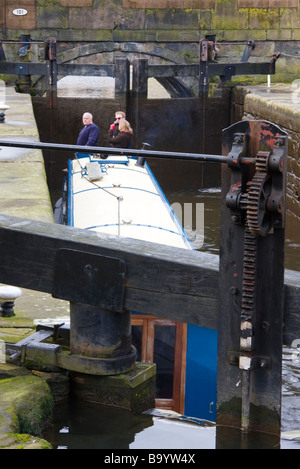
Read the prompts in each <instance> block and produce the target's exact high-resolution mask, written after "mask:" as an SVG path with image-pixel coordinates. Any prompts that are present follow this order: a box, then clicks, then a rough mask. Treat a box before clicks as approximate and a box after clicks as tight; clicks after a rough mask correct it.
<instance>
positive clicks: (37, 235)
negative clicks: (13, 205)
mask: <svg viewBox="0 0 300 469" xmlns="http://www.w3.org/2000/svg"><path fill="white" fill-rule="evenodd" d="M62 249H70V250H73V251H74V250H75V251H78V253H82V252H86V253H91V254H95V255H98V256H106V257H112V258H115V259H120V260H121V261H123V262H124V263H125V266H126V274H125V278H126V280H125V294H124V308H125V309H127V310H130V311H131V310H133V311H141V312H143V313H145V314H155V315H158V316H160V317H165V318H169V319H173V320H178V321H183V322H188V323H191V324H198V325H202V326H206V327H210V328H216V314H217V281H216V274H217V269H218V267H217V265H216V263H215V262H216V261H217V259H215V258H213V259H212V258H211V256H210V255H209V254H205V253H200V252H197V251H189V250H185V249H175V248H174V249H173V248H170V247H165V246H161V245H158V244H154V243H146V242H142V241H138V240H134V239H125V238H117V237H116V238H113V237H109V238H108V237H105V236H103V237H102V236H100V235H99V234H97V233H96V232H90V231H87V230H80V229H77V228H71V227H66V226H63V225H56V224H51V223H43V222H36V221H31V220H27V219H21V218H16V217H10V216H7V215H0V257H1V265H0V282H3V283H6V284H11V285H16V286H20V287H24V288H28V289H31V290H38V291H44V292H47V293H52V291H53V283H54V272H55V265H56V258H57V256H58V255H59V252H60V251H61V250H62ZM72 275H74V277H75V276H76V272H72ZM63 299H65V300H68V298H66V297H64V298H63ZM96 306H97V307H100V308H101V307H103V305H102V304H101V303H100V304H98V305H96Z"/></svg>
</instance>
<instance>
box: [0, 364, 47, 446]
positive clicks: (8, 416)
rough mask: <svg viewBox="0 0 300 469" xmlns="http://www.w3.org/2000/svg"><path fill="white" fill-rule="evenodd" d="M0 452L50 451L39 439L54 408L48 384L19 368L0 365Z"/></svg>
mask: <svg viewBox="0 0 300 469" xmlns="http://www.w3.org/2000/svg"><path fill="white" fill-rule="evenodd" d="M5 373H7V374H8V376H9V375H10V374H15V375H16V376H12V377H8V378H5V379H0V395H1V402H0V449H51V448H52V447H51V445H50V444H49V443H48V442H47V441H45V440H44V439H41V438H40V435H41V431H42V428H43V425H44V424H45V422H46V421H47V419H49V417H50V416H51V413H52V409H53V398H52V395H51V391H50V389H49V386H48V384H47V382H46V381H45V380H44V379H42V378H40V377H38V376H34V375H33V374H32V373H31V372H30V371H28V370H26V369H24V368H22V367H13V366H11V365H7V364H1V365H0V377H1V376H3V375H5Z"/></svg>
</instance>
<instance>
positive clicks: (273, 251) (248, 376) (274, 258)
mask: <svg viewBox="0 0 300 469" xmlns="http://www.w3.org/2000/svg"><path fill="white" fill-rule="evenodd" d="M222 140H223V144H222V155H203V154H201V155H200V154H188V153H171V152H169V153H164V152H157V151H147V150H134V149H133V150H131V154H132V155H133V156H136V157H137V158H140V157H142V158H169V159H172V158H178V159H184V160H194V161H195V160H196V161H210V162H218V163H222V207H221V244H220V268H219V297H218V300H219V301H218V304H219V306H218V318H212V317H209V314H208V315H207V314H206V313H203V307H202V309H201V307H198V308H197V305H196V306H195V311H194V310H193V308H194V306H193V305H192V306H191V307H190V305H189V300H190V298H191V296H189V292H185V295H186V296H184V299H185V300H184V301H185V304H186V307H187V314H186V316H184V317H182V318H181V319H182V320H183V321H184V322H190V323H193V322H194V323H195V316H196V315H197V314H198V316H199V317H198V318H197V321H196V323H197V324H198V325H202V326H206V327H216V328H218V373H217V424H219V425H220V426H222V425H226V426H232V427H237V428H241V429H242V430H243V431H245V432H248V431H252V430H254V431H261V432H268V433H272V434H275V435H279V434H280V418H281V362H282V344H283V342H282V335H283V310H284V304H283V291H284V232H285V181H286V165H287V135H286V133H285V132H283V131H282V130H281V129H280V128H279V127H278V126H276V125H274V124H273V123H270V122H266V121H241V122H238V123H236V124H234V125H232V126H230V127H229V128H227V129H225V130H223V139H222ZM0 146H12V147H23V148H35V149H36V148H38V149H43V148H45V149H48V150H49V149H50V150H55V149H60V150H65V151H69V152H71V151H80V152H83V153H87V152H89V153H90V152H93V153H95V152H100V153H101V154H104V155H105V154H121V153H122V152H124V150H122V149H113V148H103V147H91V148H89V147H79V146H70V145H58V144H46V143H39V142H32V143H29V142H9V141H0ZM8 218H9V217H8ZM4 225H5V217H4ZM64 229H67V227H62V226H61V227H60V228H59V230H64ZM11 230H14V228H13V224H12V227H11V228H10V229H8V232H10V231H11ZM5 231H6V230H5V226H2V227H0V237H1V239H2V240H3V239H5V236H6V234H5ZM14 231H15V233H14V236H17V237H18V233H17V232H16V231H17V230H14ZM77 231H79V232H80V230H77ZM91 234H92V233H89V234H88V236H90V235H91ZM23 235H24V234H20V233H19V236H20V237H21V236H23ZM43 236H44V234H43ZM85 236H86V235H85ZM59 237H60V240H58V241H59V242H55V243H54V244H55V246H54V244H53V241H52V240H50V244H51V249H52V253H53V252H54V251H55V252H56V255H55V257H56V259H57V256H63V257H64V258H65V259H69V261H70V263H71V264H72V263H73V264H72V265H76V264H78V262H77V261H78V259H79V258H80V257H81V258H82V261H81V262H79V264H81V266H82V269H81V272H85V273H84V275H87V278H88V277H89V276H90V278H91V282H94V281H96V282H97V279H95V277H94V276H93V275H88V273H87V272H86V262H85V256H87V255H89V256H90V259H89V262H88V264H89V265H90V266H91V265H93V263H95V262H96V263H97V259H96V257H97V255H98V256H99V254H100V257H99V259H98V261H99V263H100V264H99V265H101V262H102V259H101V256H103V255H104V254H105V255H107V252H109V253H110V254H111V253H114V249H113V248H112V247H108V248H107V247H106V248H105V246H104V248H105V249H104V248H103V246H102V247H101V248H99V247H98V248H97V249H96V250H95V247H92V249H87V247H86V246H85V249H83V250H81V252H80V249H79V247H80V246H79V245H76V244H75V246H76V249H74V243H72V242H71V243H70V242H67V241H66V239H65V235H63V237H61V235H58V238H59ZM20 239H21V238H20ZM91 239H92V238H91ZM87 242H89V238H88V241H87ZM124 242H125V241H124ZM8 244H9V243H8V242H6V245H7V246H6V248H7V253H6V255H5V256H4V257H3V259H4V263H3V262H2V265H1V268H0V281H3V282H4V281H5V282H9V283H11V284H18V285H19V286H22V285H23V286H24V280H22V279H20V276H19V274H16V272H12V270H11V269H10V266H9V265H8V264H9V262H8V257H7V256H9V255H12V251H10V250H9V248H8ZM112 244H113V243H112ZM150 244H151V243H150ZM111 246H112V245H111ZM58 247H59V249H58ZM81 247H82V246H81ZM127 248H128V245H127V244H126V249H127ZM65 249H67V251H65ZM69 249H71V251H72V252H70V251H68V250H69ZM99 249H100V252H99ZM103 249H104V251H103ZM107 249H108V251H107ZM53 250H54V251H53ZM76 251H77V252H76ZM101 251H102V252H101ZM166 252H167V254H166V255H167V256H168V255H169V250H168V249H166ZM198 254H199V253H184V256H183V254H182V256H183V257H184V259H183V257H181V261H182V262H183V264H182V265H184V268H185V269H186V270H185V272H187V275H189V270H192V269H195V264H196V263H197V259H199V258H198V257H197V256H198ZM191 256H195V259H194V258H193V262H192V263H191V259H192V257H191ZM112 257H116V259H115V261H116V262H117V263H118V269H117V270H119V274H118V278H119V280H120V278H121V277H122V275H123V273H124V272H125V270H123V267H124V265H123V263H122V262H123V261H124V260H125V265H126V264H127V265H128V263H129V264H130V263H131V262H132V261H131V260H130V261H129V258H128V252H126V254H125V251H124V255H123V254H122V246H121V248H119V251H118V253H116V256H112ZM135 257H136V259H135V260H136V261H137V264H136V265H138V266H139V267H138V269H139V268H140V264H138V263H141V262H142V261H143V257H142V256H140V253H138V256H135ZM76 258H78V259H77V260H76ZM188 258H189V260H188ZM165 260H166V259H165V257H163V258H162V259H161V260H160V261H159V262H161V265H162V266H163V265H164V261H165ZM156 261H157V260H156V259H155V256H154V257H153V263H155V262H156ZM31 262H34V260H33V261H32V260H31ZM74 262H75V264H74ZM147 262H148V263H149V262H150V260H149V256H148V258H147ZM151 262H152V260H151ZM151 262H150V263H151ZM168 262H169V261H168ZM121 264H122V265H121ZM120 266H121V267H120ZM122 266H123V267H122ZM174 266H175V263H174ZM43 268H45V266H43ZM198 268H199V270H198V274H199V275H201V272H202V271H203V272H208V269H203V268H202V267H201V266H199V267H198ZM53 269H54V270H55V266H54V268H53V266H52V267H51V272H53ZM91 269H92V268H91ZM163 269H164V268H162V271H163ZM176 269H178V262H177V259H176ZM201 269H202V270H201ZM166 270H168V269H166ZM130 272H131V270H130V268H129V269H127V275H128V276H129V278H130V276H131V273H130ZM156 272H157V271H156ZM164 273H166V271H164ZM82 274H83V273H82ZM194 274H195V272H193V275H194ZM75 275H76V273H75ZM153 275H155V274H153ZM168 275H170V274H169V273H168V274H167V275H165V278H164V281H165V282H168V281H169V277H168ZM191 275H192V274H191ZM33 276H34V273H33ZM136 277H137V276H135V278H136ZM64 278H65V276H64V275H62V277H61V279H59V275H58V273H57V275H55V276H54V281H53V282H52V283H51V282H50V283H51V285H48V283H49V282H47V287H46V286H41V285H40V286H39V289H42V290H41V291H50V292H51V293H52V294H54V296H56V297H58V298H64V299H69V300H72V301H74V299H72V298H71V297H70V296H72V294H71V292H70V288H69V286H68V285H66V283H65V280H64ZM156 280H157V279H155V280H154V279H152V277H151V275H150V278H149V282H150V287H149V284H148V286H147V289H148V292H147V294H148V295H149V290H151V282H155V281H156ZM187 283H188V282H187ZM26 287H27V288H32V289H35V287H34V283H33V284H32V285H28V284H26ZM128 288H129V289H130V280H128V277H127V283H126V285H125V283H123V282H121V283H119V288H118V291H119V295H118V298H119V299H120V302H118V305H117V307H116V305H115V306H114V307H112V305H110V306H109V305H107V299H106V298H99V299H98V300H99V301H98V302H97V307H99V308H104V313H103V314H110V312H109V310H113V311H115V312H114V315H115V316H114V317H115V320H116V322H115V325H116V326H117V324H118V316H120V314H124V311H125V310H127V309H130V307H132V304H134V302H133V303H131V298H130V294H127V295H126V293H128ZM91 291H93V290H91ZM124 291H125V292H126V293H125V295H124ZM139 294H140V295H141V297H143V295H144V293H143V292H142V289H141V290H140V291H139ZM181 295H182V292H181ZM200 296H201V294H200ZM200 296H199V297H200ZM175 297H176V295H174V298H173V297H172V294H170V296H169V302H170V305H171V306H170V308H168V306H166V308H165V309H166V311H165V312H161V310H160V308H157V310H156V311H155V310H152V311H151V313H152V314H155V315H157V316H160V315H161V316H162V317H168V318H172V319H174V318H176V319H177V320H178V311H177V308H178V307H177V306H176V303H177V302H178V301H177V299H178V296H177V297H176V299H175ZM92 298H93V295H92V296H91V297H87V298H85V299H84V300H83V299H82V298H79V299H78V298H77V299H75V302H77V301H78V302H82V301H83V302H87V303H91V302H92ZM152 299H153V301H152V304H151V305H149V306H148V307H149V308H155V307H157V306H158V304H159V298H158V297H157V299H158V301H157V302H156V300H155V297H154V296H153V297H152ZM135 301H136V299H135ZM143 304H145V298H143ZM135 306H136V305H135ZM122 311H123V312H122ZM148 312H149V311H148ZM72 314H73V313H72V309H71V315H72ZM78 314H79V316H78V315H77V317H80V311H79V312H78ZM176 315H177V316H176ZM71 323H72V321H71ZM74 324H75V328H76V321H75V322H74ZM56 333H57V330H56ZM73 334H76V331H74V332H73ZM71 336H72V331H71ZM19 345H21V344H19ZM15 348H18V344H17V345H16V346H15ZM24 353H25V354H26V350H25V352H24V351H23V354H24ZM78 353H80V350H74V353H73V358H74V360H75V362H76V357H77V354H78ZM52 358H53V355H52ZM68 360H69V364H71V363H72V351H71V356H70V358H69V359H68ZM88 360H89V357H86V361H88ZM54 361H55V360H54ZM60 365H62V367H65V368H66V369H68V366H69V365H68V363H67V360H66V361H65V362H64V363H62V361H60ZM76 366H77V364H76ZM91 372H92V373H94V372H95V369H93V370H92V371H91ZM97 372H98V373H99V374H101V370H100V371H97Z"/></svg>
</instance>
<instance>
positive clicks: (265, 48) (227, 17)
mask: <svg viewBox="0 0 300 469" xmlns="http://www.w3.org/2000/svg"><path fill="white" fill-rule="evenodd" d="M21 3H22V8H20V1H18V0H3V1H2V2H1V4H0V27H1V28H2V36H3V39H4V40H5V39H6V40H18V39H19V37H20V35H21V34H30V35H31V38H32V39H33V40H36V41H40V40H41V41H43V40H44V39H45V38H46V37H49V36H53V37H55V38H56V39H57V41H58V43H59V45H60V48H61V49H62V50H66V49H69V48H70V47H74V45H79V44H80V43H86V42H105V43H113V44H116V50H117V52H116V53H118V44H120V43H123V44H124V43H132V42H135V43H139V44H142V45H146V44H149V43H152V44H154V45H159V46H160V47H161V48H162V49H168V50H169V51H176V52H177V53H178V54H179V55H182V56H183V57H184V58H185V59H186V60H187V61H192V62H195V61H198V60H199V40H200V39H201V38H203V37H204V36H205V35H206V34H213V35H216V40H217V42H218V43H219V45H218V48H219V54H220V60H222V61H226V60H229V61H234V60H235V59H237V60H239V59H240V58H241V55H242V52H243V48H244V44H245V41H247V40H249V39H252V40H254V41H255V43H256V48H255V50H254V52H253V56H254V58H255V60H262V59H264V61H266V60H269V59H270V58H271V57H272V55H273V54H274V52H277V51H279V52H281V56H280V59H279V60H278V66H277V75H276V80H277V81H285V80H287V79H290V80H293V79H294V78H297V76H298V75H299V73H300V60H299V59H300V56H299V54H298V49H299V41H300V16H299V0H261V1H260V2H259V8H258V7H257V1H256V0H51V1H50V0H23V1H22V2H21ZM25 12H26V14H24V13H25ZM228 42H235V45H234V46H233V45H232V44H231V45H227V44H226V43H228ZM239 42H241V43H242V44H237V43H239ZM6 48H8V46H6ZM8 54H12V52H11V51H8ZM98 60H99V61H100V60H101V58H100V57H99V59H98ZM264 79H265V78H264Z"/></svg>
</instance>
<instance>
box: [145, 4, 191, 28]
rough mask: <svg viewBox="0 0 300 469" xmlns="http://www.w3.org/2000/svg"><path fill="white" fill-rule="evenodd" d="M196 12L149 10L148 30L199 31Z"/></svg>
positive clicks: (147, 15)
mask: <svg viewBox="0 0 300 469" xmlns="http://www.w3.org/2000/svg"><path fill="white" fill-rule="evenodd" d="M198 21H199V19H198V12H197V11H196V10H179V9H177V10H149V11H147V12H146V28H147V29H155V30H173V31H176V30H184V29H187V30H198Z"/></svg>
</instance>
